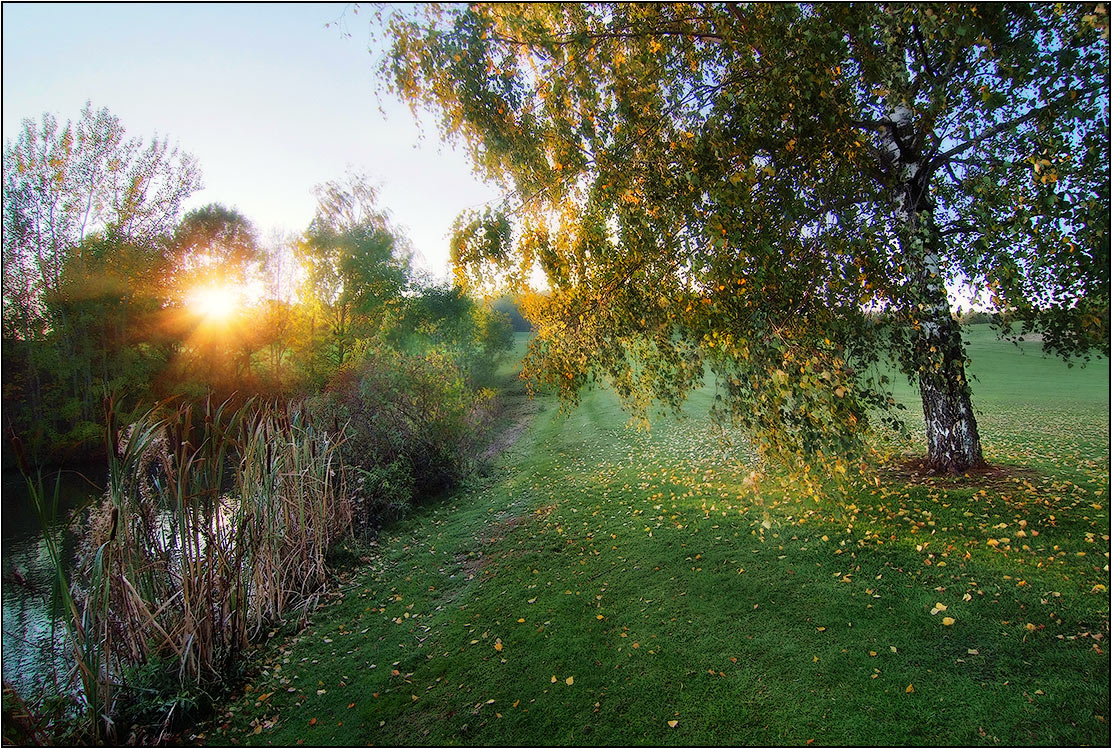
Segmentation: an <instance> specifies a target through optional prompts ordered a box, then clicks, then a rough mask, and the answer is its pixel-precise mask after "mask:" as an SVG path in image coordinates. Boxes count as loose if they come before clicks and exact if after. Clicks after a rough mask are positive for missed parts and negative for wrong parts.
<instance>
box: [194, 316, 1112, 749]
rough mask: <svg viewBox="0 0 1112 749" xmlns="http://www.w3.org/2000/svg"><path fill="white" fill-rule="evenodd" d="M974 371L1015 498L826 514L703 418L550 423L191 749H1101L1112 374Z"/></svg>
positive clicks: (398, 547) (1016, 364)
mask: <svg viewBox="0 0 1112 749" xmlns="http://www.w3.org/2000/svg"><path fill="white" fill-rule="evenodd" d="M973 343H974V347H973V351H972V355H973V358H974V372H975V373H976V374H977V375H978V376H979V380H978V381H977V383H976V385H975V398H977V399H978V400H977V401H976V402H978V404H979V407H980V408H981V409H982V413H981V414H980V420H981V423H982V425H983V430H984V432H983V435H984V437H985V443H986V449H987V450H988V456H987V457H988V458H989V460H990V461H992V462H994V463H996V464H998V465H1005V466H1009V465H1010V466H1012V467H1013V468H1015V469H1016V470H1011V471H1008V472H1005V473H1004V474H1002V475H997V476H994V477H992V478H991V479H987V480H986V479H983V478H978V477H976V476H971V477H969V478H959V479H957V480H946V481H938V482H935V481H930V480H927V481H924V480H921V478H915V477H911V476H909V475H907V474H906V473H901V472H899V471H895V470H893V471H882V472H880V473H879V474H878V475H877V476H876V481H875V483H869V484H863V485H857V486H855V487H854V488H853V490H852V492H851V494H850V495H849V496H847V497H846V498H845V499H844V500H842V501H839V502H837V503H833V502H816V501H814V500H812V499H810V498H805V497H801V496H794V495H792V494H791V493H790V492H784V491H782V490H779V489H777V488H776V487H775V486H774V482H770V483H769V485H768V486H765V485H761V486H753V484H752V483H751V481H749V467H748V466H747V465H746V461H745V456H744V453H743V452H735V453H732V454H730V453H723V452H721V451H720V449H719V446H718V444H717V442H716V441H715V440H714V439H713V438H712V437H711V436H710V433H709V432H708V430H707V429H706V425H705V421H703V417H702V414H704V413H705V411H706V407H707V405H709V399H710V398H712V397H713V394H712V393H710V392H702V393H697V394H696V395H695V396H694V397H693V399H692V402H691V403H690V404H689V406H688V408H687V409H686V417H684V418H678V419H677V418H665V419H660V420H658V421H657V422H656V423H654V426H653V428H652V431H651V432H637V431H634V430H630V429H628V428H627V427H626V426H625V424H626V421H627V419H626V416H625V415H624V413H623V412H622V411H621V410H620V408H619V407H618V405H617V402H616V400H615V399H614V397H613V396H612V394H610V393H608V392H606V391H594V392H591V393H588V394H586V395H585V396H584V398H583V401H582V403H581V404H580V406H579V407H578V408H577V409H575V410H574V411H573V412H572V413H571V414H570V416H568V417H566V418H565V417H563V416H560V415H559V414H558V413H557V408H556V404H555V403H553V402H551V401H546V400H543V399H542V400H541V401H539V406H540V410H539V411H538V413H537V414H536V415H535V416H534V417H533V418H532V421H531V424H530V426H529V427H528V428H527V429H526V430H525V431H524V433H523V434H522V436H521V438H520V440H519V441H518V442H517V443H516V445H515V446H514V447H512V448H510V449H509V450H507V451H506V452H505V453H503V455H502V457H501V459H500V460H499V461H498V462H497V463H496V464H495V466H494V468H493V469H492V471H491V472H490V473H489V474H488V476H487V478H486V480H485V481H483V482H480V483H476V484H473V485H470V486H468V487H466V488H464V489H463V490H461V491H459V492H456V493H454V494H453V495H451V496H449V497H446V498H444V499H442V500H440V501H438V502H433V503H430V504H429V505H427V506H424V507H422V508H421V509H419V510H418V511H417V512H416V513H415V514H414V515H413V516H412V517H410V518H408V519H406V520H404V521H402V522H401V523H399V524H398V525H396V526H394V527H392V528H391V529H390V531H389V532H388V533H387V534H386V535H385V536H384V537H383V538H382V539H381V541H380V545H379V547H378V549H377V551H376V553H375V554H374V555H373V557H372V558H371V561H370V562H369V564H368V565H367V566H366V567H364V568H362V569H361V570H359V571H358V572H357V573H355V574H354V575H353V576H352V577H351V579H350V581H349V582H348V583H347V584H346V585H345V586H344V587H343V589H342V590H341V591H340V594H338V595H337V596H336V597H335V599H334V600H333V601H332V602H331V603H330V605H328V606H327V607H325V608H322V609H321V610H319V611H317V612H316V613H315V614H314V615H313V616H312V617H310V618H309V620H308V621H307V622H306V626H305V627H304V629H303V630H301V631H300V632H298V633H296V634H294V635H292V636H291V637H289V638H280V637H276V638H275V640H274V641H273V642H272V644H271V645H270V646H269V647H268V648H266V649H265V650H264V651H260V652H259V660H258V661H257V663H258V668H257V670H256V671H255V673H254V675H253V678H252V679H251V680H250V682H249V683H247V684H245V685H244V686H243V689H242V691H241V692H240V693H238V695H237V696H236V698H235V699H233V700H230V701H229V702H228V703H227V704H226V705H225V706H224V707H223V708H222V709H221V710H220V711H219V713H218V717H217V719H216V720H215V721H214V722H213V723H211V724H208V725H206V726H205V727H203V728H202V729H200V730H198V731H195V732H192V733H191V734H190V735H183V736H182V737H181V740H182V742H183V743H194V742H196V743H204V744H213V745H224V744H233V743H234V744H247V745H280V746H282V745H285V746H292V745H296V744H299V743H304V744H308V745H362V744H387V745H403V744H404V745H442V744H449V743H465V744H476V745H504V746H510V745H551V744H560V745H564V744H571V745H575V744H627V745H631V744H642V743H649V744H655V745H672V744H678V745H718V744H725V745H742V744H765V745H803V744H807V743H810V742H812V741H813V742H817V743H827V744H843V745H849V744H865V745H876V744H907V743H912V744H963V745H991V744H1107V743H1108V739H1109V729H1108V722H1107V721H1108V718H1109V713H1108V709H1109V704H1108V692H1107V683H1108V679H1109V658H1108V652H1107V647H1106V643H1107V638H1108V636H1109V631H1108V629H1109V625H1108V620H1109V605H1108V593H1107V590H1108V582H1109V580H1108V568H1107V565H1108V558H1107V553H1108V535H1107V533H1108V517H1109V516H1108V509H1107V508H1108V505H1107V493H1108V473H1107V465H1108V457H1109V456H1108V419H1109V409H1108V400H1107V382H1108V366H1107V362H1106V361H1102V362H1097V363H1096V364H1095V365H1093V366H1090V367H1089V368H1086V369H1067V368H1066V367H1065V366H1064V365H1062V364H1060V363H1059V362H1056V361H1053V360H1047V359H1042V358H1040V357H1039V356H1038V348H1037V344H1033V345H1027V346H1025V347H1024V348H1022V349H1017V348H1015V347H1011V346H1010V345H1009V344H997V343H995V342H993V341H991V339H990V338H989V337H988V336H987V335H986V332H985V331H976V332H975V335H974V341H973ZM1024 350H1026V351H1027V354H1026V355H1024V354H1023V353H1022V352H1023V351H1024ZM897 397H898V398H900V399H902V400H905V401H906V402H907V403H908V404H909V406H910V405H914V393H913V392H911V390H910V389H909V388H905V389H903V390H901V391H898V392H897ZM909 412H910V413H911V414H914V413H915V411H913V410H910V411H909ZM911 418H912V419H914V418H915V417H914V416H912V417H911ZM912 429H913V430H914V424H913V425H912ZM910 449H912V451H914V449H915V447H914V446H912V447H911V448H910Z"/></svg>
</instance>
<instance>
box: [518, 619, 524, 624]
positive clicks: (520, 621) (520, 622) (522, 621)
mask: <svg viewBox="0 0 1112 749" xmlns="http://www.w3.org/2000/svg"><path fill="white" fill-rule="evenodd" d="M517 623H518V624H524V623H525V620H524V619H518V620H517Z"/></svg>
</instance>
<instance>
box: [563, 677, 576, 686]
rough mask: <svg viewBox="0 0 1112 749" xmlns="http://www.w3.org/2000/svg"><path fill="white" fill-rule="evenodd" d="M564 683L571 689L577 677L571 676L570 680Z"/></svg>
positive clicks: (565, 680) (567, 679)
mask: <svg viewBox="0 0 1112 749" xmlns="http://www.w3.org/2000/svg"><path fill="white" fill-rule="evenodd" d="M564 683H565V684H567V685H568V686H569V687H570V686H571V685H572V684H574V683H575V677H574V676H569V677H568V678H566V679H564Z"/></svg>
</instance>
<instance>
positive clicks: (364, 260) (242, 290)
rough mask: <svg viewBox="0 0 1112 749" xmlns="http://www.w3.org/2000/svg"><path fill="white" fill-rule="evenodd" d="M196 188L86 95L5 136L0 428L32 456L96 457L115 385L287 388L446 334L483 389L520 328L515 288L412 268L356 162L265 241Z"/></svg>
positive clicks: (187, 391)
mask: <svg viewBox="0 0 1112 749" xmlns="http://www.w3.org/2000/svg"><path fill="white" fill-rule="evenodd" d="M200 187H201V175H200V170H199V167H198V165H197V163H196V161H195V160H194V159H193V158H192V157H191V156H190V155H189V154H186V153H182V152H180V151H179V150H178V149H177V148H175V147H172V146H171V145H169V144H168V142H167V141H165V140H160V139H158V138H155V139H152V140H150V141H144V140H142V139H141V138H137V137H129V136H128V135H127V134H126V132H125V130H124V127H123V125H122V124H121V123H120V121H119V119H118V118H117V117H116V116H115V115H113V114H111V113H110V112H109V111H108V110H107V109H99V110H96V109H93V107H92V106H91V105H86V106H85V108H84V110H83V111H82V113H81V116H80V117H79V118H78V120H77V121H76V122H67V123H65V124H64V125H62V124H60V123H59V122H58V121H57V120H56V119H55V118H54V117H53V116H52V115H49V114H46V115H43V117H42V119H41V121H39V122H35V121H33V120H30V119H28V120H24V122H23V126H22V128H21V129H20V131H19V132H18V133H17V134H16V135H15V138H14V139H13V140H9V141H7V142H6V143H5V147H4V184H3V227H4V233H3V237H4V239H3V316H2V323H3V329H2V333H3V362H2V364H3V373H4V374H3V410H4V426H5V429H6V430H8V429H10V430H11V431H12V432H14V433H15V434H18V435H20V436H21V438H22V440H23V443H24V445H25V448H26V449H27V451H28V453H29V454H30V455H31V456H33V459H34V460H36V461H38V462H43V463H57V462H62V461H73V460H78V459H85V458H95V457H98V456H100V455H102V454H103V449H104V448H103V444H104V441H103V439H102V435H103V425H104V418H105V417H104V414H103V403H104V402H105V398H106V397H107V396H114V398H115V404H116V405H115V408H116V409H118V410H120V411H121V412H122V413H124V414H125V416H124V418H125V419H126V414H128V413H138V412H139V411H140V410H142V409H144V408H146V407H148V406H149V405H150V404H152V403H154V402H157V401H160V400H163V399H167V398H171V397H179V398H185V399H192V400H198V399H201V398H205V397H212V398H214V399H217V400H221V401H222V400H227V399H232V400H233V401H237V402H242V401H244V400H246V399H247V398H249V397H251V396H264V397H266V398H270V399H287V400H288V399H291V398H296V397H300V396H306V395H309V394H312V393H316V392H319V391H321V390H323V389H325V388H327V387H328V386H329V384H330V383H332V382H333V381H334V380H335V379H336V378H337V377H338V376H340V374H341V373H343V372H345V371H348V370H354V369H358V368H359V367H360V366H361V364H362V362H364V361H365V360H367V359H369V358H370V359H374V358H376V357H378V358H381V356H383V355H384V354H382V352H384V351H387V350H389V351H391V352H394V354H396V355H400V356H405V357H415V358H416V359H425V358H428V357H429V356H430V355H432V353H433V352H435V358H437V361H440V360H441V359H443V360H444V361H445V362H447V365H448V366H450V367H452V368H455V369H458V370H459V371H460V372H461V373H462V374H463V376H464V377H465V378H466V380H467V383H468V387H469V388H472V389H474V387H475V386H477V385H481V384H482V383H483V382H484V380H485V378H488V377H489V376H490V373H491V371H492V367H493V366H494V364H495V363H496V361H497V359H498V357H499V355H500V354H501V353H502V352H504V351H506V350H507V349H508V347H509V346H510V344H511V343H512V330H513V329H514V328H515V327H517V328H520V325H521V322H520V315H519V314H517V312H516V308H515V307H513V306H512V305H509V306H507V305H505V304H502V305H501V306H500V307H491V306H489V305H486V304H483V303H482V302H480V301H476V300H474V299H472V298H471V297H469V296H467V295H465V294H464V293H462V292H461V291H460V289H459V288H457V287H455V286H453V285H450V284H446V283H443V282H438V281H435V280H430V279H429V278H426V277H424V276H422V275H421V274H420V273H418V272H417V271H416V270H415V269H414V268H413V265H412V263H411V254H412V252H411V249H410V245H409V242H408V240H407V239H406V238H405V236H404V234H403V233H402V232H401V231H400V230H399V229H398V228H397V227H396V226H394V225H393V224H392V223H391V222H390V220H389V217H388V215H387V213H386V212H385V211H384V210H383V209H382V208H381V207H380V206H379V205H378V201H377V195H376V193H375V190H374V188H373V187H372V186H371V185H370V184H369V182H368V181H367V179H366V178H365V177H362V176H359V175H348V176H347V177H346V178H344V179H341V180H336V181H332V182H328V183H326V184H324V185H320V186H318V187H317V188H316V195H317V198H318V208H317V212H316V215H315V217H314V218H313V220H312V222H311V223H310V225H309V226H308V227H307V228H306V229H305V231H304V232H302V233H301V234H300V235H298V236H293V237H277V238H271V239H269V240H265V241H264V240H262V239H260V237H259V235H258V232H257V230H256V229H255V227H254V226H253V225H252V224H251V222H250V221H249V220H248V219H247V218H246V217H245V216H243V215H242V214H241V213H239V212H238V211H236V210H235V209H234V208H229V207H226V206H223V205H215V204H214V205H207V206H204V207H201V208H197V209H195V210H191V211H189V212H186V213H184V215H183V210H182V207H183V204H184V201H185V200H186V199H187V198H188V197H189V196H190V195H191V194H193V193H194V192H195V191H196V190H198V189H199V188H200ZM503 309H505V310H507V311H509V310H512V313H513V314H514V315H516V319H517V321H519V322H517V323H516V325H515V323H514V322H513V321H512V320H511V318H510V317H509V316H508V315H507V314H506V313H505V312H502V311H500V310H503ZM375 352H378V353H375ZM437 366H440V365H439V364H438V365H437ZM6 460H7V461H9V462H10V456H7V453H6Z"/></svg>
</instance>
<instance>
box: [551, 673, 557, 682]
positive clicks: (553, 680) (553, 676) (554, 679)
mask: <svg viewBox="0 0 1112 749" xmlns="http://www.w3.org/2000/svg"><path fill="white" fill-rule="evenodd" d="M552 683H553V684H555V683H556V674H553V675H552Z"/></svg>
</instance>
